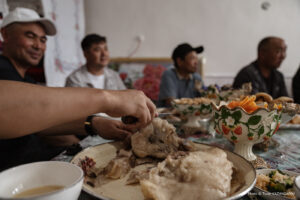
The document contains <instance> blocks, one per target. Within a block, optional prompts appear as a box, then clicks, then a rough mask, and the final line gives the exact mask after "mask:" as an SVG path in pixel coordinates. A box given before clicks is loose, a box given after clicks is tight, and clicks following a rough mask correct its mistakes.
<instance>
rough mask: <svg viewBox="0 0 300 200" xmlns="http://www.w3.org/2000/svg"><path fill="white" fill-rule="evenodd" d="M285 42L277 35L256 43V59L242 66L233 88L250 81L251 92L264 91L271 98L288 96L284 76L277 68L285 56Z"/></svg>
mask: <svg viewBox="0 0 300 200" xmlns="http://www.w3.org/2000/svg"><path fill="white" fill-rule="evenodd" d="M286 48H287V47H286V44H285V42H284V40H283V39H281V38H278V37H266V38H264V39H262V40H261V41H260V43H259V44H258V49H257V50H258V55H257V59H256V61H254V62H252V63H251V64H249V65H248V66H246V67H244V68H242V69H241V70H240V71H239V73H238V74H237V75H236V77H235V79H234V83H233V87H234V88H241V86H242V85H243V83H248V82H251V83H252V88H253V89H252V93H253V94H255V93H257V92H265V93H268V94H270V95H271V96H272V97H273V98H277V97H280V96H288V94H287V89H286V86H285V82H284V77H283V74H282V73H281V72H279V71H278V70H277V69H278V68H279V67H280V65H281V63H282V61H283V60H284V59H285V57H286Z"/></svg>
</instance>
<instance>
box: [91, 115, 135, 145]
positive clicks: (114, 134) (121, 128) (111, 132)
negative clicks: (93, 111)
mask: <svg viewBox="0 0 300 200" xmlns="http://www.w3.org/2000/svg"><path fill="white" fill-rule="evenodd" d="M93 128H95V129H96V130H97V131H98V133H99V136H101V137H103V138H104V139H109V140H110V139H112V140H124V139H125V138H126V137H127V136H129V135H131V134H132V130H131V129H130V128H129V127H128V126H127V125H125V124H123V123H122V122H121V121H117V120H112V119H107V118H104V117H94V118H93Z"/></svg>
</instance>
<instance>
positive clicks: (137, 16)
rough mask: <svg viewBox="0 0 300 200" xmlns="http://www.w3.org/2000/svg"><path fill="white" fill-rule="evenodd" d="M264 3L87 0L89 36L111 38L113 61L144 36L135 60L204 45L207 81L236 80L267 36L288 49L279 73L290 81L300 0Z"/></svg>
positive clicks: (298, 40) (299, 32)
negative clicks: (181, 46) (280, 40)
mask: <svg viewBox="0 0 300 200" xmlns="http://www.w3.org/2000/svg"><path fill="white" fill-rule="evenodd" d="M263 2H266V1H263V0H186V1H182V0H86V1H85V13H86V32H87V33H92V32H96V33H99V34H103V35H105V36H107V37H108V45H109V48H110V52H111V56H112V57H126V56H128V55H129V54H130V52H131V51H132V50H133V49H134V47H135V45H136V43H137V40H136V37H137V36H138V35H140V34H142V35H144V36H145V41H144V42H143V43H142V45H141V47H140V49H139V51H138V52H137V53H136V54H135V55H134V57H166V56H170V54H171V52H172V50H173V48H174V47H175V46H176V45H177V44H178V43H181V42H189V43H191V44H192V45H194V46H195V45H204V46H205V52H204V56H205V57H206V59H207V63H206V65H205V69H204V74H205V81H206V82H207V83H210V82H217V83H218V82H220V81H221V82H224V81H225V82H228V81H231V80H232V77H234V76H235V74H236V73H237V71H238V70H239V69H240V68H241V67H242V66H245V65H246V64H248V63H250V62H251V61H253V60H254V59H255V58H256V47H257V44H258V42H259V41H260V40H261V39H262V38H263V37H265V36H269V35H275V36H280V37H282V38H284V39H285V40H286V43H287V45H288V50H287V58H286V60H285V61H284V62H283V63H282V66H281V67H280V70H281V71H282V72H283V73H284V75H285V76H286V78H288V79H290V78H291V76H293V74H294V73H295V72H296V69H297V67H298V66H299V63H300V57H299V55H298V52H299V47H300V26H299V25H300V1H299V0H269V1H267V2H269V3H270V5H271V6H270V7H269V9H267V10H263V9H262V8H261V4H262V3H263ZM216 78H218V79H216ZM288 81H289V80H288ZM287 84H288V83H287Z"/></svg>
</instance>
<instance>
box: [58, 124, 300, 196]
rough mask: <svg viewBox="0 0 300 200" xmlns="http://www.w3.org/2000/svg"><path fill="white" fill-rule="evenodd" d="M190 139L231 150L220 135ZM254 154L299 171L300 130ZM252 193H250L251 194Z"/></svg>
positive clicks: (91, 140)
mask: <svg viewBox="0 0 300 200" xmlns="http://www.w3.org/2000/svg"><path fill="white" fill-rule="evenodd" d="M189 139H191V140H192V141H195V142H200V143H206V144H211V145H214V146H218V147H221V148H223V149H227V150H230V151H232V150H233V145H232V144H231V143H230V142H229V141H228V140H227V139H226V138H223V137H222V136H220V135H210V134H198V135H192V136H191V137H189ZM106 142H109V140H104V139H102V138H100V137H98V136H96V137H87V138H85V139H84V140H82V141H81V146H82V147H83V148H86V147H89V146H93V145H97V144H102V143H106ZM253 152H254V153H255V154H256V155H259V156H260V157H262V158H263V159H265V160H266V161H267V162H268V164H270V166H271V168H278V169H286V170H291V171H295V172H298V173H300V130H292V129H289V130H279V131H278V132H277V133H276V134H275V135H274V136H273V137H272V141H271V143H270V145H269V147H268V150H267V151H263V150H260V149H256V148H254V149H253ZM71 159H72V156H68V155H66V154H65V153H62V154H60V155H59V156H57V157H55V158H54V159H53V160H62V161H67V162H69V161H71ZM251 194H252V195H251ZM94 199H96V198H94V197H91V196H90V195H88V194H87V193H85V192H82V193H81V195H80V197H79V200H94ZM242 199H243V200H249V199H261V198H260V197H259V196H257V195H255V194H254V193H253V192H250V193H249V194H248V195H247V196H245V197H243V198H242Z"/></svg>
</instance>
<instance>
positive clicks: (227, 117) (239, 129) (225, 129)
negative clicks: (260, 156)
mask: <svg viewBox="0 0 300 200" xmlns="http://www.w3.org/2000/svg"><path fill="white" fill-rule="evenodd" d="M212 107H213V122H214V128H215V130H216V132H217V133H218V134H222V135H223V136H224V137H226V138H227V139H228V140H230V141H232V142H233V143H234V144H235V147H234V152H236V153H238V154H239V155H241V156H243V157H244V158H246V159H247V160H249V161H252V160H255V159H256V156H255V155H254V154H253V152H252V147H253V145H254V144H256V143H260V142H262V141H264V140H269V139H270V138H271V137H272V136H273V135H274V134H275V133H276V131H277V130H278V128H279V126H280V123H281V116H282V112H281V111H278V110H269V109H267V108H259V109H257V110H255V111H254V112H252V113H247V112H246V111H245V110H244V109H243V108H241V107H236V108H233V109H230V108H228V107H227V106H226V105H222V106H216V105H215V104H212Z"/></svg>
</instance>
